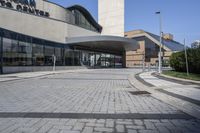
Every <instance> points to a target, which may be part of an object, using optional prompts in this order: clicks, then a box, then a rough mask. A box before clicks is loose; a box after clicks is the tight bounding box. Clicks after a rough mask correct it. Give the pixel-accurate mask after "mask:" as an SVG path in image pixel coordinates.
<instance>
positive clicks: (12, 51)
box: [3, 38, 18, 66]
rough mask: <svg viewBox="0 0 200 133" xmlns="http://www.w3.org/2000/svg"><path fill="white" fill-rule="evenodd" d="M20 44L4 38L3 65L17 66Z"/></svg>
mask: <svg viewBox="0 0 200 133" xmlns="http://www.w3.org/2000/svg"><path fill="white" fill-rule="evenodd" d="M17 49H18V42H17V41H16V40H11V39H8V38H3V64H4V65H6V66H16V65H18V61H17V56H18V54H17Z"/></svg>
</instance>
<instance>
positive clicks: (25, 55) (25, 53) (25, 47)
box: [18, 41, 32, 66]
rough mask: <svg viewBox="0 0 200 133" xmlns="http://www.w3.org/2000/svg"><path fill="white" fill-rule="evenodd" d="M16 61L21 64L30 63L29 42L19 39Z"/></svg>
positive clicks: (30, 51)
mask: <svg viewBox="0 0 200 133" xmlns="http://www.w3.org/2000/svg"><path fill="white" fill-rule="evenodd" d="M18 63H19V65H21V66H29V65H32V46H31V44H30V43H27V42H21V41H19V46H18Z"/></svg>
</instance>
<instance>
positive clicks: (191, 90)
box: [139, 72, 200, 102]
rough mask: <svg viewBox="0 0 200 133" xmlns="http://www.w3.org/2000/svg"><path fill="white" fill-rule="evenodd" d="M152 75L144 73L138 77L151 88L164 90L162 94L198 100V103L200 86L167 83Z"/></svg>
mask: <svg viewBox="0 0 200 133" xmlns="http://www.w3.org/2000/svg"><path fill="white" fill-rule="evenodd" d="M152 73H153V72H146V73H142V74H140V75H139V76H140V78H142V79H143V80H144V81H145V82H148V83H150V84H152V85H153V86H155V87H158V88H159V89H161V90H164V91H163V92H165V91H167V92H170V93H174V94H177V95H181V96H184V97H187V98H190V99H194V100H198V101H199V102H200V86H198V85H195V84H188V85H186V84H181V83H177V82H176V81H175V80H174V82H172V81H167V80H164V79H160V78H158V77H155V76H153V75H152ZM185 82H187V81H185Z"/></svg>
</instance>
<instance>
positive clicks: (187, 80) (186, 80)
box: [156, 73, 200, 85]
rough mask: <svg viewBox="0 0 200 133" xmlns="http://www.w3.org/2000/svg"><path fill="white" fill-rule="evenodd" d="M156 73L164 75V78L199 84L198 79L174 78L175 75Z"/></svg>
mask: <svg viewBox="0 0 200 133" xmlns="http://www.w3.org/2000/svg"><path fill="white" fill-rule="evenodd" d="M156 74H157V73H156ZM157 75H158V76H161V77H165V78H169V79H173V80H177V81H182V82H188V83H193V84H199V85H200V81H195V80H189V79H182V78H176V77H172V76H168V75H164V74H161V75H159V74H157Z"/></svg>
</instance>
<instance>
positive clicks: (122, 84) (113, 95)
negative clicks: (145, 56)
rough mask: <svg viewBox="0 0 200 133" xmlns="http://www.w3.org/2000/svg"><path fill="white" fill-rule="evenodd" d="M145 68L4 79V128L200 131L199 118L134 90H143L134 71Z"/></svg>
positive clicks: (0, 92)
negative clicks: (137, 83)
mask: <svg viewBox="0 0 200 133" xmlns="http://www.w3.org/2000/svg"><path fill="white" fill-rule="evenodd" d="M140 71H141V70H140V69H97V70H82V71H70V72H64V71H63V72H60V73H54V74H51V75H48V74H47V75H39V76H36V77H35V76H34V77H33V78H30V77H29V78H25V79H24V78H23V79H17V80H11V81H4V80H2V81H4V82H0V132H1V133H93V132H94V133H104V132H108V133H109V132H112V133H117V132H119V133H120V132H121V133H123V132H130V133H140V132H142V133H143V132H144V133H146V132H147V133H148V132H152V133H156V132H158V133H171V132H186V133H188V132H189V133H190V132H193V133H198V132H200V120H199V119H196V118H195V117H193V116H190V115H189V114H186V113H185V112H183V111H182V110H180V109H178V108H176V107H175V106H172V105H170V104H168V103H166V102H165V101H162V100H159V99H157V98H156V97H153V96H152V95H151V94H137V93H135V94H133V92H137V91H139V90H138V87H137V86H134V84H131V82H130V79H129V75H130V74H131V75H134V74H136V73H139V72H140ZM15 78H16V77H15ZM197 100H198V99H197Z"/></svg>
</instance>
